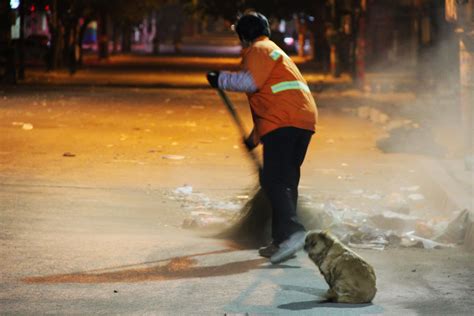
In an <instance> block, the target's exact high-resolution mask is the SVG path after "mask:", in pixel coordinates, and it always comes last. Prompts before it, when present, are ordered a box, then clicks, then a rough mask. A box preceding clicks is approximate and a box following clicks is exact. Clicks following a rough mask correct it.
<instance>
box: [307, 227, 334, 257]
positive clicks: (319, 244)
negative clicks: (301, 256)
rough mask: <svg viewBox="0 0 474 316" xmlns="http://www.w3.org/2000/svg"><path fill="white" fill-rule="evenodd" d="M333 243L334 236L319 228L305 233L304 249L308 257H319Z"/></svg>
mask: <svg viewBox="0 0 474 316" xmlns="http://www.w3.org/2000/svg"><path fill="white" fill-rule="evenodd" d="M333 244H334V238H332V237H331V236H330V235H329V234H328V233H327V232H323V231H320V230H316V231H311V232H309V233H308V234H307V235H306V240H305V244H304V250H305V251H306V252H307V253H308V255H309V256H310V257H320V256H321V255H323V254H324V253H325V252H326V251H327V249H328V248H330V247H331V246H332V245H333Z"/></svg>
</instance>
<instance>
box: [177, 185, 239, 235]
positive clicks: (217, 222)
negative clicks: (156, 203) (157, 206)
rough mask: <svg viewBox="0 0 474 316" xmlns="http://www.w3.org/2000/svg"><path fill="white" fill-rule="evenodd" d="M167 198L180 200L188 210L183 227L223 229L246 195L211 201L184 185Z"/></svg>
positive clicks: (182, 205) (184, 208)
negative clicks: (227, 199) (232, 198)
mask: <svg viewBox="0 0 474 316" xmlns="http://www.w3.org/2000/svg"><path fill="white" fill-rule="evenodd" d="M169 198H170V199H172V200H177V201H179V202H181V207H182V209H183V210H185V211H188V212H189V215H188V216H187V217H186V218H185V219H184V221H183V225H182V227H183V228H186V229H224V228H227V227H228V225H229V223H230V222H229V219H230V218H232V217H234V216H235V214H236V213H238V212H239V210H240V209H241V207H242V205H243V202H244V201H245V200H247V199H248V196H244V195H242V196H237V197H236V198H235V199H234V200H232V201H213V200H211V199H210V198H209V197H207V196H206V195H205V194H203V193H199V192H194V190H193V187H192V186H190V185H184V186H181V187H178V188H176V189H174V190H173V191H172V192H171V194H170V195H169Z"/></svg>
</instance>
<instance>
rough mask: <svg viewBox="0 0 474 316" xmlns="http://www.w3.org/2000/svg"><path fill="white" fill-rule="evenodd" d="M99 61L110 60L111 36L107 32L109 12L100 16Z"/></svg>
mask: <svg viewBox="0 0 474 316" xmlns="http://www.w3.org/2000/svg"><path fill="white" fill-rule="evenodd" d="M98 41H99V44H98V54H99V60H102V59H108V58H109V36H108V32H107V12H105V11H102V12H101V13H100V16H99V39H98Z"/></svg>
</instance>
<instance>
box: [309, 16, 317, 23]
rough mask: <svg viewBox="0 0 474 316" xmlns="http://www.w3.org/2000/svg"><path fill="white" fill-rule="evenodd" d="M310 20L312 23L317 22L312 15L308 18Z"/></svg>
mask: <svg viewBox="0 0 474 316" xmlns="http://www.w3.org/2000/svg"><path fill="white" fill-rule="evenodd" d="M308 20H310V21H311V22H313V21H314V20H316V19H315V18H314V16H311V15H310V16H308Z"/></svg>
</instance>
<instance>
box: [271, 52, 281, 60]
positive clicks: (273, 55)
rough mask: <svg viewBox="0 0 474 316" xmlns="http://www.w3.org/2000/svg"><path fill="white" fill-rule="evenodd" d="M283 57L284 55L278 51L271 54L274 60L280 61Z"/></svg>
mask: <svg viewBox="0 0 474 316" xmlns="http://www.w3.org/2000/svg"><path fill="white" fill-rule="evenodd" d="M281 55H282V54H281V52H280V51H278V50H274V51H273V52H271V53H270V57H271V59H273V60H278V58H280V56H281Z"/></svg>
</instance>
